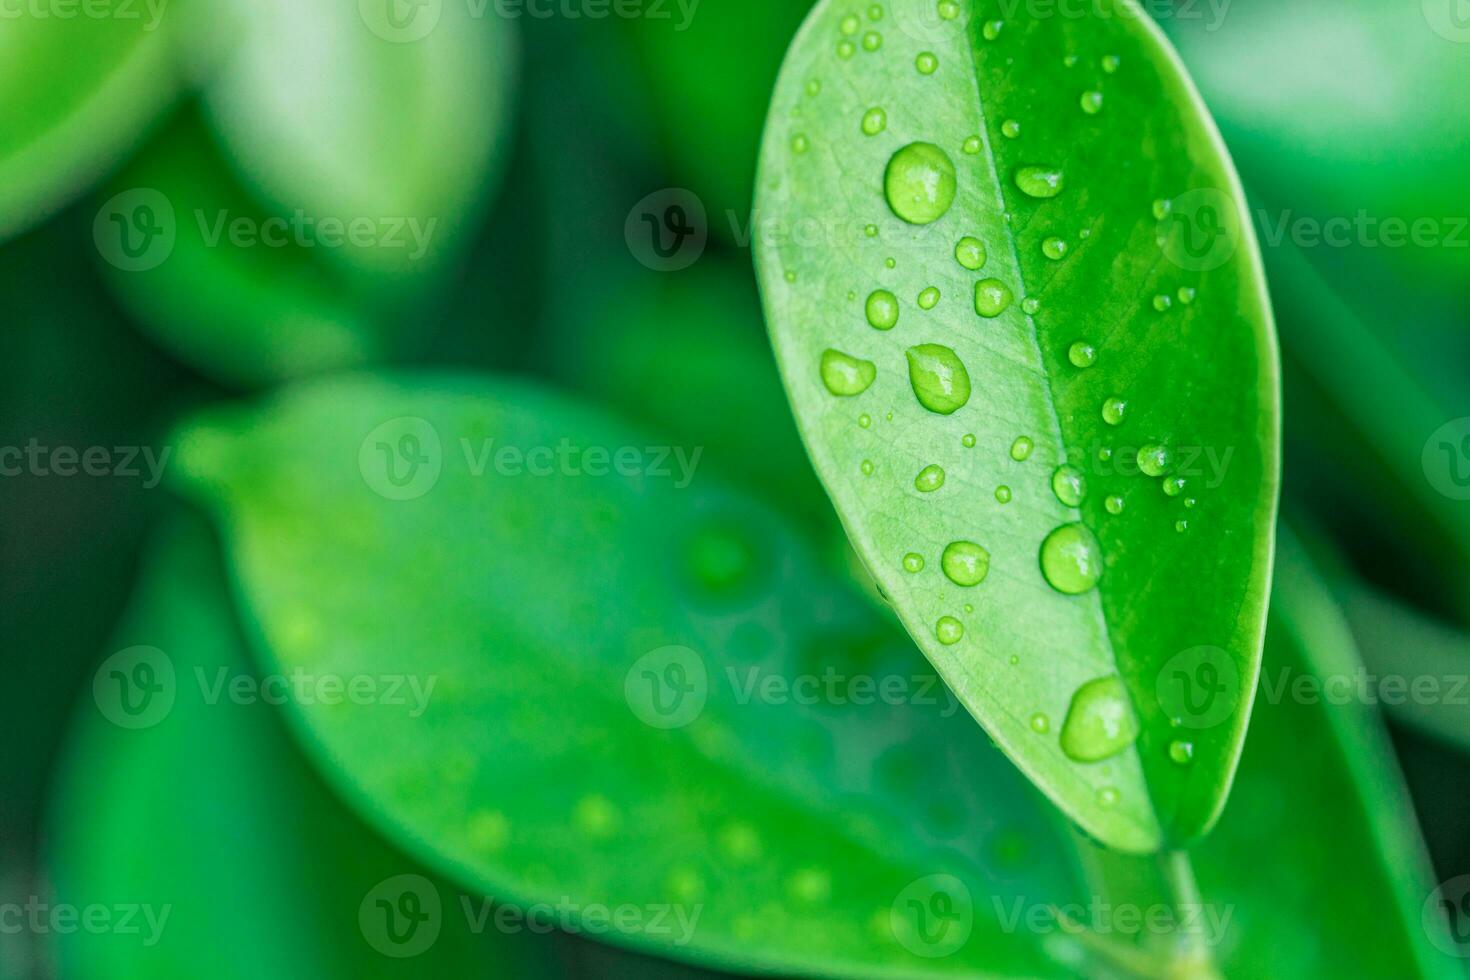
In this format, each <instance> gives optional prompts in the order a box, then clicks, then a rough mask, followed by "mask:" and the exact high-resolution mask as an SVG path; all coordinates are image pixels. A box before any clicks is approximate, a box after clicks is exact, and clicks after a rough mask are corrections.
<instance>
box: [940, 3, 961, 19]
mask: <svg viewBox="0 0 1470 980" xmlns="http://www.w3.org/2000/svg"><path fill="white" fill-rule="evenodd" d="M959 15H960V5H959V3H958V2H956V0H939V16H940V17H942V18H943V19H945V20H954V19H955V18H956V17H958V16H959Z"/></svg>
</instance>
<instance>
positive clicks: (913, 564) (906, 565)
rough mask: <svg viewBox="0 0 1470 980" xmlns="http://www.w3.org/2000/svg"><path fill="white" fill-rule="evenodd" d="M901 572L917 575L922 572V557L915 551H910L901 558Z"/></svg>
mask: <svg viewBox="0 0 1470 980" xmlns="http://www.w3.org/2000/svg"><path fill="white" fill-rule="evenodd" d="M903 570H904V571H906V572H909V573H911V574H915V575H916V574H918V573H919V572H922V571H923V570H924V556H923V555H921V554H919V553H918V552H917V551H910V552H909V553H908V554H906V555H904V556H903Z"/></svg>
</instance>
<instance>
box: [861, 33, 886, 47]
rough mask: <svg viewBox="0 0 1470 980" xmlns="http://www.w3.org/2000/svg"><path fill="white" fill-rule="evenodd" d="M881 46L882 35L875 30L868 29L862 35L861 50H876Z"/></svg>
mask: <svg viewBox="0 0 1470 980" xmlns="http://www.w3.org/2000/svg"><path fill="white" fill-rule="evenodd" d="M882 46H883V35H882V34H879V33H878V32H877V31H869V32H868V33H866V34H864V35H863V50H864V51H877V50H878V49H879V48H881V47H882Z"/></svg>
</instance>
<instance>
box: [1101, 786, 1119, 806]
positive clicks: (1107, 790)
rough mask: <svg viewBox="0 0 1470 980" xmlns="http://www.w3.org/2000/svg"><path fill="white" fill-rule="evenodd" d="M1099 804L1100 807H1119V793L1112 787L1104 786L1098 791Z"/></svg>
mask: <svg viewBox="0 0 1470 980" xmlns="http://www.w3.org/2000/svg"><path fill="white" fill-rule="evenodd" d="M1097 802H1098V805H1099V806H1117V805H1118V791H1117V790H1116V789H1114V788H1113V787H1111V786H1104V787H1103V788H1102V789H1100V790H1098V791H1097Z"/></svg>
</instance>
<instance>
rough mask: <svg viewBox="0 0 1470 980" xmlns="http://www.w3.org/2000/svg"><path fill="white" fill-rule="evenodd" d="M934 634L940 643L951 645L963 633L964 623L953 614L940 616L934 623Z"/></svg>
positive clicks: (956, 641)
mask: <svg viewBox="0 0 1470 980" xmlns="http://www.w3.org/2000/svg"><path fill="white" fill-rule="evenodd" d="M934 635H935V636H936V637H938V638H939V642H940V643H943V644H944V645H945V646H947V647H952V646H954V645H955V644H956V643H958V642H960V638H961V637H963V636H964V635H965V624H964V623H961V622H960V621H959V620H958V619H955V618H954V617H953V616H940V617H939V622H937V623H935V624H934Z"/></svg>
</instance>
